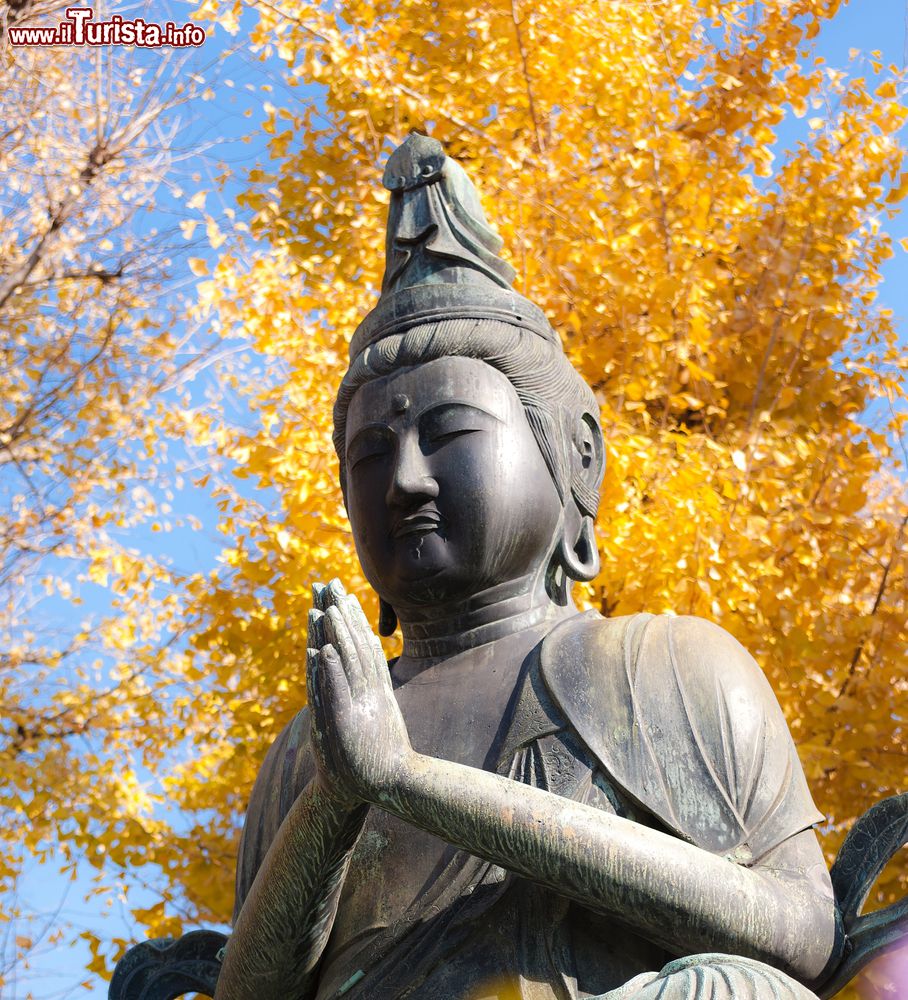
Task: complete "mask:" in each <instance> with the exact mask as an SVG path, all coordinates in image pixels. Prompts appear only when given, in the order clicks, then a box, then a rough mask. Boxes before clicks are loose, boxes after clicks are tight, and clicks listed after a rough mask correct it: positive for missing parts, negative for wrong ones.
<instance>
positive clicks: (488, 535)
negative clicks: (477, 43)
mask: <svg viewBox="0 0 908 1000" xmlns="http://www.w3.org/2000/svg"><path fill="white" fill-rule="evenodd" d="M384 183H385V186H386V187H388V188H390V190H391V192H392V194H391V207H390V211H389V218H388V239H387V263H386V270H385V279H384V283H383V286H382V296H381V299H380V301H379V303H378V305H377V306H376V308H375V309H373V311H372V312H371V313H369V315H368V316H367V317H366V319H365V320H364V321H363V322H362V323H361V324H360V326H359V328H358V329H357V331H356V333H355V334H354V337H353V339H352V341H351V344H350V367H349V369H348V371H347V373H346V375H345V376H344V379H343V381H342V383H341V387H340V390H339V392H338V396H337V402H336V403H335V407H334V426H335V431H334V444H335V448H336V449H337V454H338V457H339V459H340V467H341V485H342V487H343V491H344V498H345V502H346V504H347V511H348V514H349V516H350V522H351V524H352V527H353V534H354V538H355V540H356V547H357V552H358V554H359V557H360V562H361V564H362V566H363V571H364V572H365V574H366V577H367V579H368V580H369V582H370V583H371V584H372V586H373V587H374V588H375V589H376V590H377V591H378V593H379V595H380V597H381V598H382V601H383V608H384V623H383V625H384V627H383V631H385V632H387V631H388V628H389V619H390V622H391V623H392V627H393V616H390V613H389V609H390V608H391V607H398V608H400V607H402V606H403V605H418V604H438V603H444V602H446V601H451V602H461V601H463V600H466V599H469V598H470V597H472V596H474V595H475V594H478V593H480V592H486V591H489V590H491V589H495V588H498V589H500V590H501V593H502V596H507V591H508V587H509V586H526V585H527V581H528V580H530V581H537V582H539V581H544V583H545V586H546V588H547V590H548V592H549V595H550V596H551V598H552V599H553V600H554V601H556V602H558V603H564V602H565V601H566V600H567V595H568V593H569V590H570V585H571V581H573V580H590V579H592V578H593V576H595V574H596V573H597V572H598V569H599V557H598V552H597V549H596V541H595V534H594V521H595V516H596V510H597V507H598V504H599V484H600V482H601V479H602V474H603V469H604V449H603V442H602V431H601V428H600V425H599V415H598V413H599V410H598V406H597V404H596V400H595V397H594V396H593V393H592V391H591V390H590V388H589V386H588V385H587V384H586V383H585V382H584V381H583V379H582V378H581V377H580V375H579V374H578V373H577V372H576V371H575V369H574V368H573V367H572V366H571V364H570V362H569V361H568V360H567V358H566V356H565V354H564V351H563V349H562V346H561V342H560V340H559V338H558V335H557V334H556V333H555V331H554V330H553V329H552V327H551V326H550V324H549V323H548V321H547V320H546V318H545V315H544V314H543V313H542V311H541V310H540V309H539V308H538V307H536V306H535V305H533V304H532V303H531V302H529V301H528V300H527V299H525V298H524V297H523V296H521V295H519V294H517V293H516V292H515V291H514V290H513V289H512V288H511V282H512V281H513V277H514V272H513V270H512V268H511V267H510V266H509V265H508V264H507V263H506V262H505V261H503V260H501V259H500V258H499V257H498V251H499V250H500V248H501V240H500V238H499V237H498V236H497V235H496V234H495V233H494V232H493V231H492V230H491V229H490V228H489V226H488V223H487V222H486V219H485V217H484V215H483V212H482V208H481V206H480V204H479V199H478V197H477V195H476V192H475V190H474V189H473V187H472V185H471V184H470V182H469V180H468V179H467V177H466V175H465V174H464V172H463V171H462V170H461V168H460V167H459V166H458V165H457V164H456V163H455V162H453V161H452V160H449V159H447V158H446V157H445V155H444V152H443V151H442V148H441V146H440V144H439V143H438V142H436V141H435V140H433V139H429V138H426V137H425V136H422V135H416V134H414V135H411V136H410V138H409V139H408V140H407V141H406V142H405V143H404V144H403V145H402V146H401V147H400V148H399V149H398V150H397V151H396V152H395V153H394V154H393V155H392V156H391V158H390V160H389V162H388V166H387V168H386V170H385V178H384Z"/></svg>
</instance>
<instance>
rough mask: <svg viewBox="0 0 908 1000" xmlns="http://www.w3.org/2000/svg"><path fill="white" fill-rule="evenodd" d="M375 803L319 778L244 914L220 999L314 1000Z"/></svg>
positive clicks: (275, 845) (283, 829)
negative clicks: (352, 863) (361, 837)
mask: <svg viewBox="0 0 908 1000" xmlns="http://www.w3.org/2000/svg"><path fill="white" fill-rule="evenodd" d="M367 810H368V806H366V805H365V804H363V803H359V804H354V803H351V800H349V799H347V798H345V797H342V796H339V795H338V794H337V793H336V792H333V791H332V790H331V789H329V788H326V787H324V785H323V784H322V782H321V781H320V780H319V779H318V778H316V779H314V780H313V781H311V782H310V783H309V785H308V786H307V787H306V789H305V791H304V792H303V793H302V794H301V795H300V796H299V797H298V798H297V800H296V801H295V802H294V804H293V806H292V807H291V809H290V811H289V813H288V814H287V816H286V818H285V819H284V821H283V823H282V824H281V826H280V829H279V830H278V832H277V835H276V837H275V839H274V841H273V842H272V844H271V847H270V848H269V849H268V853H267V854H266V855H265V859H264V861H263V862H262V865H261V867H260V868H259V871H258V874H257V875H256V877H255V881H254V882H253V883H252V887H251V889H250V891H249V893H248V895H247V896H246V899H245V901H244V903H243V905H242V909H241V910H240V912H239V915H238V917H237V920H236V923H235V926H234V930H233V934H232V935H231V937H230V941H229V943H228V945H227V950H226V955H225V958H224V964H223V968H222V970H221V973H220V976H219V977H218V985H217V992H216V994H215V1000H311V998H312V997H314V996H315V991H316V988H317V985H318V982H317V973H318V963H319V960H320V958H321V956H322V952H323V951H324V948H325V945H326V943H327V940H328V936H329V934H330V933H331V928H332V926H333V924H334V917H335V914H336V913H337V904H338V899H339V897H340V893H341V890H342V888H343V884H344V878H345V877H346V874H347V869H348V867H349V864H350V858H351V855H352V853H353V848H354V846H355V845H356V840H357V838H358V837H359V834H360V832H361V830H362V825H363V821H364V819H365V815H366V812H367Z"/></svg>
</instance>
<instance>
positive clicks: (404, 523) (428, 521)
mask: <svg viewBox="0 0 908 1000" xmlns="http://www.w3.org/2000/svg"><path fill="white" fill-rule="evenodd" d="M441 520H442V519H441V514H439V513H438V511H437V510H426V509H423V510H418V511H416V512H415V513H413V514H407V515H406V516H404V517H401V518H398V519H397V521H396V523H395V525H394V527H393V528H392V529H391V534H392V536H393V537H394V538H406V537H407V536H408V535H426V534H428V533H429V532H432V531H437V530H438V528H439V526H440V525H441Z"/></svg>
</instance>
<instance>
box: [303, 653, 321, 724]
mask: <svg viewBox="0 0 908 1000" xmlns="http://www.w3.org/2000/svg"><path fill="white" fill-rule="evenodd" d="M317 673H318V650H317V649H307V650H306V701H307V702H308V703H309V709H310V712H311V713H312V714H313V715H314V714H315V711H316V709H317V707H318V678H317Z"/></svg>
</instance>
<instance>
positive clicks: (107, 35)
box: [8, 7, 205, 49]
mask: <svg viewBox="0 0 908 1000" xmlns="http://www.w3.org/2000/svg"><path fill="white" fill-rule="evenodd" d="M94 16H95V12H94V11H93V10H92V9H91V7H67V8H66V11H65V17H64V19H63V20H62V21H60V22H59V24H54V25H43V26H38V25H34V26H32V27H26V26H23V27H20V28H13V27H10V28H9V29H8V35H9V41H10V44H11V45H141V46H143V47H145V48H152V49H154V48H163V47H165V46H166V47H169V48H177V49H183V48H189V47H191V46H196V47H197V46H199V45H201V44H202V42H204V41H205V29H204V28H201V27H199V25H197V24H184V25H178V24H175V23H174V22H173V21H165V22H164V23H163V24H159V23H158V22H156V21H145V20H144V19H143V18H141V17H138V18H136V19H135V20H127V19H126V18H123V17H120V15H119V14H114V15H113V17H111V19H110V20H109V21H95V20H94Z"/></svg>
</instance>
